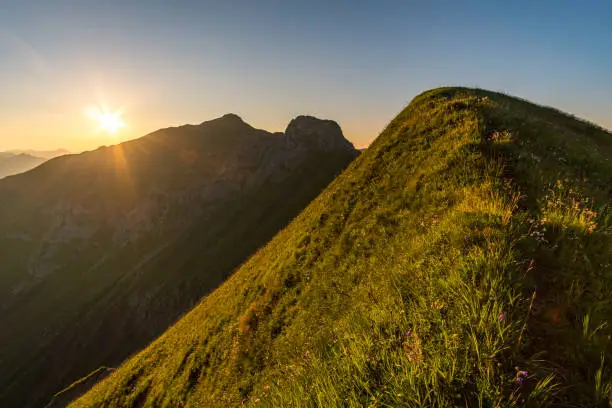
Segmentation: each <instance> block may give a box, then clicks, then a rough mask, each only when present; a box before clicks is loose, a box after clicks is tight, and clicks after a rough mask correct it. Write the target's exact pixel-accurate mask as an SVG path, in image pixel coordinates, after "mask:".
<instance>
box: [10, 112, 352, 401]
mask: <svg viewBox="0 0 612 408" xmlns="http://www.w3.org/2000/svg"><path fill="white" fill-rule="evenodd" d="M357 155H358V152H357V151H356V150H355V149H354V147H353V146H352V144H351V143H350V142H348V141H347V140H346V139H345V138H344V136H343V134H342V131H341V129H340V127H339V126H338V125H337V124H336V123H335V122H332V121H327V120H319V119H316V118H313V117H307V116H300V117H297V118H296V119H294V120H293V121H291V123H290V124H289V126H288V127H287V130H286V132H285V133H269V132H266V131H264V130H259V129H255V128H253V127H251V126H250V125H248V124H247V123H245V122H244V121H242V119H241V118H239V117H238V116H236V115H233V114H229V115H225V116H223V117H221V118H218V119H215V120H211V121H208V122H204V123H202V124H200V125H186V126H180V127H176V128H168V129H162V130H159V131H156V132H153V133H151V134H149V135H147V136H144V137H142V138H140V139H137V140H133V141H130V142H126V143H122V144H120V145H117V146H111V147H102V148H99V149H97V150H94V151H91V152H86V153H82V154H78V155H66V156H61V157H56V158H54V159H51V160H49V161H47V162H45V163H43V164H42V165H40V166H38V167H37V168H35V169H33V170H32V171H29V172H26V173H23V174H19V175H16V176H13V177H8V178H5V179H3V180H0V259H1V260H2V266H1V271H0V327H1V328H2V330H0V345H1V347H0V406H3V407H4V406H6V407H39V406H42V405H44V404H46V403H47V402H48V401H49V400H50V399H51V397H52V396H53V394H54V393H56V392H58V391H60V390H62V389H63V388H64V387H67V386H68V385H70V384H71V383H72V382H73V381H75V380H77V379H79V378H81V377H83V376H85V375H87V374H88V373H90V372H92V371H94V370H96V369H98V368H100V367H109V366H110V367H112V366H117V365H118V364H119V363H121V361H123V359H125V358H126V357H128V356H129V355H130V354H132V353H133V352H135V351H136V350H138V349H140V348H142V347H144V346H145V345H146V344H148V343H149V342H150V341H151V340H153V339H154V338H155V337H156V336H158V335H159V334H161V333H162V332H163V331H164V330H165V329H167V327H168V326H169V325H170V324H171V323H172V322H174V321H175V320H176V319H177V318H178V317H180V316H181V315H182V314H184V313H185V312H187V311H188V310H189V309H190V308H191V307H193V306H194V305H195V304H197V302H198V301H199V300H200V299H201V298H202V296H204V295H206V294H207V293H209V292H210V291H211V290H212V289H214V288H215V287H217V286H218V285H219V284H220V283H221V282H223V281H224V280H225V279H226V278H227V277H228V276H229V275H230V273H231V272H232V271H233V269H235V268H236V267H238V266H239V265H240V264H241V263H243V262H244V261H245V260H246V259H247V258H248V257H249V256H250V255H251V254H252V253H253V252H255V251H256V250H257V249H258V248H260V247H263V246H264V245H265V243H266V242H267V241H268V240H269V239H270V238H271V237H272V236H273V235H274V234H275V233H276V232H278V231H279V230H280V229H281V228H283V227H284V226H285V225H286V224H287V223H288V222H289V221H290V220H291V219H292V218H294V217H295V216H296V215H297V214H299V212H300V211H301V210H302V209H303V208H304V207H305V206H306V205H307V204H308V203H309V202H310V201H311V200H312V199H314V198H315V197H316V196H317V194H319V192H320V191H321V190H322V189H324V188H325V187H326V186H327V184H328V183H329V182H330V181H331V180H332V179H333V178H334V177H335V176H336V175H337V174H339V173H340V172H341V171H342V170H343V169H344V168H345V167H346V166H347V165H348V164H349V163H350V162H351V161H352V160H353V159H354V158H355V157H356V156H357ZM103 371H104V370H102V372H103ZM99 372H100V371H99V370H98V371H96V373H99ZM72 397H74V395H72ZM54 401H55V402H54V403H55V404H60V405H61V404H62V403H61V401H60V402H58V399H57V398H56V399H55V400H54Z"/></svg>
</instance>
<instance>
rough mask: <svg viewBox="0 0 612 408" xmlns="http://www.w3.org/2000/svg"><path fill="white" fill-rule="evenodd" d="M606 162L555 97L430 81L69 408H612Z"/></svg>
mask: <svg viewBox="0 0 612 408" xmlns="http://www.w3.org/2000/svg"><path fill="white" fill-rule="evenodd" d="M611 158H612V135H610V134H609V133H606V132H605V131H603V130H602V129H599V128H596V127H594V126H593V125H590V124H588V123H584V122H581V121H578V120H576V119H575V118H571V117H568V116H566V115H564V114H562V113H560V112H557V111H554V110H552V109H549V108H543V107H539V106H535V105H532V104H530V103H528V102H525V101H521V100H518V99H514V98H510V97H508V96H504V95H500V94H494V93H490V92H486V91H481V90H469V89H460V88H447V89H437V90H433V91H429V92H426V93H424V94H421V95H419V96H418V97H417V98H415V99H414V100H413V102H412V103H411V104H410V105H409V106H408V107H407V108H406V109H405V110H404V111H402V112H401V113H400V114H399V115H398V116H397V117H396V118H395V119H394V120H393V121H392V122H391V123H390V124H389V126H388V127H387V129H386V130H385V131H384V132H383V133H382V134H381V135H380V136H379V138H378V139H377V140H376V141H375V142H374V143H373V144H372V145H371V146H370V147H369V148H368V149H367V151H366V152H364V153H363V154H362V155H361V156H360V157H358V158H357V159H356V160H355V161H354V162H353V163H352V164H351V165H350V166H349V168H348V169H347V171H345V172H344V173H343V174H342V175H341V176H340V177H338V178H337V179H336V180H335V181H334V182H333V183H332V184H331V185H330V186H329V187H328V188H327V189H326V190H325V191H324V192H323V193H322V194H321V196H319V198H318V199H317V200H315V201H314V202H313V203H312V204H311V205H310V206H309V207H308V208H307V209H306V210H305V211H304V212H303V213H302V214H301V215H300V216H299V217H297V218H296V219H295V220H294V222H293V223H291V224H290V225H289V226H288V227H287V228H286V229H284V230H283V231H282V232H281V233H279V234H278V235H277V236H276V237H275V238H274V239H273V240H272V241H271V242H270V243H269V244H268V245H267V246H266V247H264V248H263V249H261V250H260V251H259V252H258V253H256V254H255V255H254V256H253V257H252V258H251V259H250V260H249V261H248V262H246V263H245V264H244V265H243V266H242V267H241V268H240V269H239V270H238V271H237V272H236V273H235V274H234V275H233V276H232V277H231V278H230V279H229V280H228V281H227V282H226V283H225V284H223V285H222V286H221V287H220V288H219V289H217V290H216V291H215V292H213V293H212V294H211V295H210V296H208V297H207V298H205V299H204V300H203V301H202V303H201V304H200V305H199V306H197V307H196V308H195V309H194V310H193V311H192V312H191V313H189V314H188V315H187V316H185V317H184V318H183V319H182V320H180V321H179V322H178V323H177V324H176V325H175V326H173V327H172V328H171V329H170V330H168V331H167V332H166V333H165V334H164V335H163V336H162V337H161V338H160V339H158V340H157V341H155V342H154V343H152V344H151V345H150V346H149V347H148V348H146V349H145V350H143V351H142V352H140V353H139V354H137V355H135V356H134V357H133V358H131V359H129V360H128V361H126V362H125V363H124V364H123V366H121V367H120V368H119V369H118V370H117V371H116V372H115V373H113V374H112V375H111V376H109V377H108V378H107V379H106V380H104V381H103V382H102V383H100V384H98V385H97V386H96V387H94V388H93V389H92V390H91V391H90V392H89V393H87V394H86V395H85V396H83V397H82V398H80V399H79V400H77V401H75V402H74V403H73V404H72V405H71V406H72V407H111V406H112V407H115V406H120V407H158V406H160V407H161V406H166V407H175V406H181V407H205V406H240V405H242V404H244V405H248V406H292V407H293V406H296V407H314V406H322V407H323V406H325V407H333V406H338V407H339V406H343V407H344V406H348V407H361V406H372V407H385V406H514V405H524V404H528V405H531V406H547V405H561V406H598V405H601V406H606V405H607V403H608V399H609V392H610V379H611V376H610V375H611V373H610V369H609V367H610V366H609V364H610V362H612V360H611V357H612V356H611V355H610V350H609V341H610V335H611V334H612V331H611V328H610V327H609V325H608V323H607V320H608V319H609V318H610V316H612V298H611V297H610V293H612V292H611V290H610V289H611V288H610V285H611V284H612V250H611V248H612V229H611V228H612V215H611V213H610V210H609V209H610V205H611V204H612V201H611V191H610V186H611V185H612V162H611Z"/></svg>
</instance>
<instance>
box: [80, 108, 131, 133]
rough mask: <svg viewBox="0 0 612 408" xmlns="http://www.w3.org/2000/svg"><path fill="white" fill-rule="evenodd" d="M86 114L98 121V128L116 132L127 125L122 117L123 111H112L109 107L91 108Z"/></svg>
mask: <svg viewBox="0 0 612 408" xmlns="http://www.w3.org/2000/svg"><path fill="white" fill-rule="evenodd" d="M85 113H86V115H87V116H88V117H89V118H90V119H92V120H95V121H97V122H98V130H100V131H104V132H108V133H110V134H115V133H117V131H118V130H119V129H121V128H122V127H124V126H125V123H123V120H122V118H121V115H122V113H121V112H111V111H109V110H107V109H99V108H89V109H87V111H86V112H85Z"/></svg>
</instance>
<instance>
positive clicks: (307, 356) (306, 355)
mask: <svg viewBox="0 0 612 408" xmlns="http://www.w3.org/2000/svg"><path fill="white" fill-rule="evenodd" d="M304 358H310V351H308V350H306V353H305V354H304Z"/></svg>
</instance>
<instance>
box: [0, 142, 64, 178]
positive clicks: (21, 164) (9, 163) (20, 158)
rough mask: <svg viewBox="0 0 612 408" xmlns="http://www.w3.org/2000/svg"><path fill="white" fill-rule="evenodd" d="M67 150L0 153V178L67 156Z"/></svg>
mask: <svg viewBox="0 0 612 408" xmlns="http://www.w3.org/2000/svg"><path fill="white" fill-rule="evenodd" d="M68 153H70V152H68V151H67V150H63V149H62V150H47V151H39V150H10V151H6V152H0V178H3V177H7V176H12V175H14V174H19V173H23V172H25V171H28V170H30V169H33V168H34V167H36V166H38V165H40V164H42V163H44V162H45V161H47V160H49V159H52V158H54V157H57V156H61V155H64V154H68Z"/></svg>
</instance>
